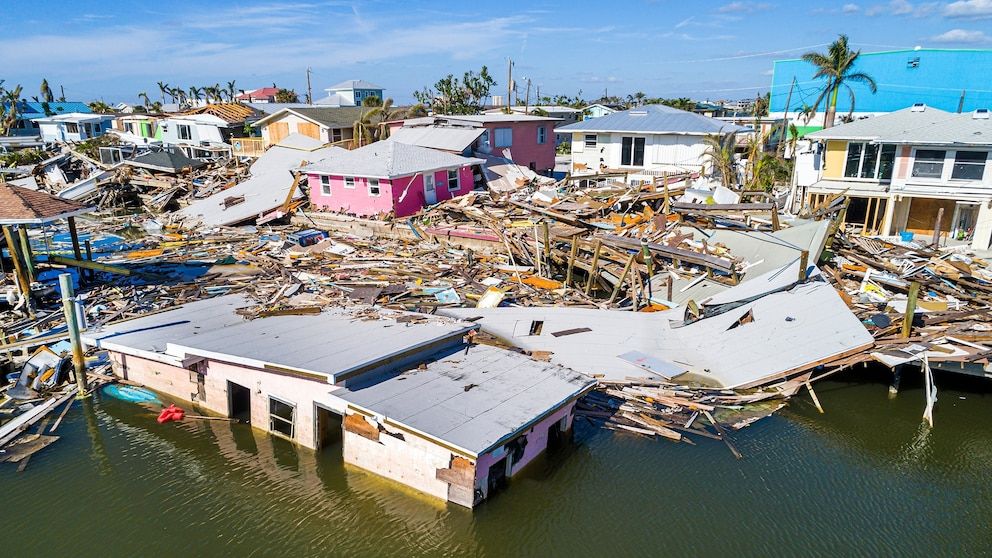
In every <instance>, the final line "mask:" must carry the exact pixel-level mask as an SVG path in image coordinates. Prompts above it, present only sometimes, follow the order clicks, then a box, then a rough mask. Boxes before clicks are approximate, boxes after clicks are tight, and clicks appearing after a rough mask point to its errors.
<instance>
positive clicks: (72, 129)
mask: <svg viewBox="0 0 992 558" xmlns="http://www.w3.org/2000/svg"><path fill="white" fill-rule="evenodd" d="M65 131H66V132H67V133H69V134H78V133H79V124H76V123H75V122H67V123H66V125H65Z"/></svg>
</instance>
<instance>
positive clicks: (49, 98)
mask: <svg viewBox="0 0 992 558" xmlns="http://www.w3.org/2000/svg"><path fill="white" fill-rule="evenodd" d="M40 89H41V91H40V92H41V100H42V102H45V103H54V102H55V93H52V88H51V87H49V86H48V80H47V79H42V80H41V88H40Z"/></svg>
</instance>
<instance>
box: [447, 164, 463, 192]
mask: <svg viewBox="0 0 992 558" xmlns="http://www.w3.org/2000/svg"><path fill="white" fill-rule="evenodd" d="M452 173H454V180H455V187H454V188H452V187H451V179H452V176H451V175H452ZM461 188H462V173H461V172H459V171H458V169H448V191H449V192H457V191H458V190H461Z"/></svg>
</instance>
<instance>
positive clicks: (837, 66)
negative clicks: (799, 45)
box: [802, 35, 878, 128]
mask: <svg viewBox="0 0 992 558" xmlns="http://www.w3.org/2000/svg"><path fill="white" fill-rule="evenodd" d="M859 56H861V51H860V50H858V51H854V52H852V51H851V49H850V48H849V47H848V45H847V35H840V36H839V37H838V38H837V40H836V41H834V42H833V43H831V44H830V46H829V47H828V48H827V52H826V54H822V53H819V52H807V53H806V54H804V55H803V57H802V59H803V60H805V61H806V62H809V63H810V64H813V65H814V66H816V68H817V69H816V73H815V74H813V79H817V78H826V79H827V83H826V85H825V86H824V88H823V91H822V92H821V93H820V96H819V97H818V98H817V99H816V102H815V103H813V109H814V110H815V109H818V108H819V107H820V103H822V102H824V101H826V114H825V115H824V119H823V127H824V128H829V127H831V126H833V125H834V120H835V119H836V117H837V95H838V94H839V93H840V90H841V88H844V89H847V92H848V94H849V95H850V97H851V111H850V112H849V113H848V115H849V116H850V114H852V113H854V89H852V88H851V86H850V85H849V84H850V83H861V84H864V85H866V86H867V87H868V90H869V91H871V92H872V94H874V93H875V92H876V91H878V86H877V85H876V84H875V80H874V79H873V78H872V77H871V76H869V75H868V74H866V73H864V72H855V71H854V63H855V62H856V61H857V59H858V57H859Z"/></svg>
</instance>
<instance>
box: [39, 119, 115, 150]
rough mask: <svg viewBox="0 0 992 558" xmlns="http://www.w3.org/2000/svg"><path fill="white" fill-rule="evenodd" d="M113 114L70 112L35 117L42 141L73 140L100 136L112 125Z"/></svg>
mask: <svg viewBox="0 0 992 558" xmlns="http://www.w3.org/2000/svg"><path fill="white" fill-rule="evenodd" d="M114 118H115V117H114V115H113V114H87V113H82V112H70V113H68V114H59V115H56V116H46V117H44V118H36V119H34V122H36V123H37V124H38V128H39V131H40V133H41V139H42V141H44V142H46V143H48V142H56V141H61V142H75V141H84V140H88V139H92V138H96V137H100V136H102V135H103V134H104V133H105V132H106V131H107V130H109V129H110V128H112V127H113V123H114Z"/></svg>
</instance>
